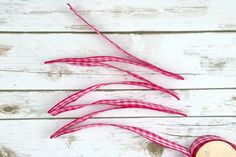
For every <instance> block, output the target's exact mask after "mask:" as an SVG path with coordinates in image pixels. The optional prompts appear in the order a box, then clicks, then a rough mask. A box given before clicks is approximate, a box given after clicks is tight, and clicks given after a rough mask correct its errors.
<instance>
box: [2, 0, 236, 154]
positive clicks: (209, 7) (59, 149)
mask: <svg viewBox="0 0 236 157" xmlns="http://www.w3.org/2000/svg"><path fill="white" fill-rule="evenodd" d="M70 2H71V3H72V4H74V5H75V7H76V8H77V9H78V11H80V12H81V14H82V15H83V16H84V17H85V18H86V19H88V20H89V21H91V22H92V23H93V24H94V25H96V26H97V27H98V28H99V29H101V30H102V31H107V32H113V33H114V34H109V37H111V38H112V39H113V40H114V41H116V42H117V43H119V44H120V45H122V46H123V47H124V48H125V49H127V50H129V51H130V52H132V54H134V55H136V56H138V57H140V58H143V59H145V60H147V61H149V62H152V63H153V64H155V65H157V66H160V67H162V68H165V69H167V70H170V71H173V72H177V73H180V74H181V75H183V76H184V77H185V78H186V80H185V81H177V80H174V79H171V78H167V77H163V76H160V75H159V74H157V73H154V72H152V71H149V70H146V69H143V68H139V69H138V68H137V67H133V66H126V65H125V66H124V65H119V66H121V67H122V66H123V67H125V68H127V69H129V70H131V71H132V72H136V73H138V74H140V75H142V76H144V77H145V78H148V79H150V80H152V81H153V82H155V83H157V84H159V85H162V86H165V87H168V88H171V89H177V90H176V91H177V92H178V93H179V95H180V97H181V101H177V100H175V99H173V98H170V97H169V96H167V95H165V94H163V93H160V92H156V91H151V90H140V89H138V90H137V88H132V87H130V86H110V87H107V88H104V89H102V90H100V91H96V92H93V93H91V94H90V95H88V96H85V97H84V98H82V99H81V100H80V102H86V103H87V102H91V101H95V99H96V100H97V99H99V98H101V97H102V98H139V99H141V98H142V99H144V100H146V101H150V102H155V103H161V104H164V105H167V106H170V107H175V108H179V109H182V110H184V111H185V112H186V113H187V114H188V115H189V116H190V117H189V118H180V117H170V116H172V115H167V114H161V113H157V112H154V111H148V110H135V109H132V110H120V111H110V112H107V113H103V114H100V115H97V117H99V118H97V117H96V118H93V119H92V120H91V121H93V122H98V121H99V122H111V123H112V122H113V123H119V124H127V125H137V126H140V127H144V128H145V129H149V130H151V131H153V132H155V133H158V134H160V135H162V136H164V137H166V138H168V139H170V140H173V141H176V142H179V143H180V144H183V145H185V146H187V147H188V146H189V145H190V144H191V142H192V141H193V140H194V139H195V138H196V137H197V136H200V135H204V134H216V135H220V136H222V137H224V138H226V139H229V140H231V141H232V142H235V141H236V136H235V132H236V119H235V115H236V110H235V107H236V106H235V104H236V70H235V69H236V55H235V50H236V33H235V32H230V31H235V30H236V19H235V14H236V9H235V4H236V1H234V0H217V1H214V0H204V1H203V0H200V1H194V0H188V1H181V0H171V1H169V0H166V1H161V0H145V1H143V0H135V1H132V0H131V1H127V0H119V1H115V0H103V1H99V0H80V1H77V0H70ZM88 31H90V30H89V29H88V27H87V26H85V25H84V23H82V22H81V21H79V20H78V19H77V18H76V17H75V16H74V15H73V14H72V13H71V12H70V10H69V9H68V7H67V6H66V4H65V1H56V0H40V1H36V0H14V1H8V0H1V1H0V32H1V33H0V100H1V101H0V157H16V156H17V157H28V156H34V157H42V156H44V157H47V156H48V157H51V156H55V154H56V156H57V157H65V156H66V157H78V156H81V157H82V156H83V157H93V156H97V157H104V156H112V157H118V156H119V157H126V156H135V157H147V156H148V157H169V156H175V157H182V154H179V153H177V152H174V151H170V150H168V149H164V151H163V150H162V148H160V147H159V146H157V145H153V144H152V143H150V142H148V141H146V140H144V139H143V138H141V137H139V136H137V135H134V134H132V133H130V132H127V131H123V130H120V129H114V128H111V127H106V128H105V127H104V128H93V129H88V130H86V131H85V130H84V131H81V132H78V133H73V134H69V135H65V136H63V137H61V138H59V139H57V140H51V139H49V136H50V134H51V133H53V131H55V130H56V129H58V128H59V127H61V126H62V125H63V124H65V123H67V122H68V121H70V120H69V119H64V118H65V117H66V118H73V117H77V116H80V115H82V114H85V113H88V112H89V111H91V110H92V108H88V109H83V110H81V111H79V112H70V113H67V114H63V115H61V116H58V117H59V118H61V119H58V120H56V119H53V117H51V116H49V115H48V114H47V110H48V109H49V108H50V107H51V106H52V105H54V104H55V103H56V102H58V101H59V100H60V99H62V98H64V97H65V96H67V95H69V94H70V93H72V92H73V91H72V90H79V89H81V88H85V87H87V86H89V85H92V84H95V83H102V82H108V81H109V82H110V81H115V80H116V81H118V80H119V81H120V80H128V79H129V80H132V78H130V77H129V76H127V75H124V74H123V73H120V72H118V71H116V70H113V69H104V68H95V69H91V68H82V67H74V66H68V65H63V64H57V65H44V64H43V62H44V61H45V60H49V59H55V58H60V57H85V56H91V55H95V54H96V55H116V56H123V55H121V54H120V53H119V52H117V50H116V49H114V48H113V47H111V46H110V45H108V44H107V43H106V42H105V41H104V40H102V39H101V38H100V37H98V36H97V35H95V34H88V33H73V32H88ZM137 31H138V32H137ZM163 31H164V32H165V31H170V32H173V31H174V32H176V33H164V32H163ZM188 31H191V33H190V32H189V33H184V32H188ZM202 31H206V32H208V31H214V33H199V32H202ZM218 31H221V33H219V32H218ZM24 32H26V33H27V34H23V33H24ZM35 32H37V33H35ZM40 32H41V33H40ZM68 32H71V33H68ZM118 32H124V34H119V33H118ZM130 32H136V33H135V34H131V33H130ZM145 32H146V34H145ZM147 32H148V33H147ZM157 32H163V33H159V34H158V33H157ZM181 32H182V33H181ZM197 32H198V33H197ZM218 88H220V89H218ZM117 89H119V90H117ZM130 89H132V90H130ZM134 89H135V90H134ZM57 90H61V91H57ZM89 96H91V97H89ZM91 98H93V99H92V100H91ZM98 107H99V106H98ZM167 116H168V117H167ZM49 118H50V119H49ZM95 132H96V134H95Z"/></svg>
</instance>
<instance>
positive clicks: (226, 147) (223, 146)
mask: <svg viewBox="0 0 236 157" xmlns="http://www.w3.org/2000/svg"><path fill="white" fill-rule="evenodd" d="M195 157H236V151H235V149H234V148H233V147H232V146H231V145H230V144H228V143H226V142H223V141H211V142H207V143H205V144H204V145H203V146H202V147H200V148H199V150H198V151H197V153H196V156H195Z"/></svg>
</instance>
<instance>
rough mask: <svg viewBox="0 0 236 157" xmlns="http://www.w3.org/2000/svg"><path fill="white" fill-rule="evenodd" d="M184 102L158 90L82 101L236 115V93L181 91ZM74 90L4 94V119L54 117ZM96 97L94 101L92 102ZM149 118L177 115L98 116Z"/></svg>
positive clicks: (0, 111) (130, 112)
mask: <svg viewBox="0 0 236 157" xmlns="http://www.w3.org/2000/svg"><path fill="white" fill-rule="evenodd" d="M176 92H178V93H179V95H180V98H181V101H177V100H175V99H174V98H171V97H169V96H166V95H165V94H160V93H159V92H156V91H129V90H127V91H97V92H93V93H91V94H89V95H87V96H84V97H83V98H81V99H80V101H78V102H79V103H91V102H94V101H96V100H100V99H101V98H104V99H122V98H133V99H142V100H145V101H149V102H154V103H160V104H163V105H166V106H169V107H175V108H179V109H182V110H183V111H185V112H186V113H187V114H188V115H189V116H234V115H236V90H179V91H176ZM71 93H73V92H72V91H67V92H65V91H40V92H39V91H31V92H27V91H25V92H21V91H18V92H1V93H0V100H1V102H0V118H2V119H4V118H49V117H50V118H52V117H51V116H50V115H48V114H47V111H48V109H49V108H50V107H52V106H53V105H54V104H56V103H57V102H58V101H59V100H61V99H63V98H65V97H66V96H67V95H69V94H71ZM91 98H92V99H91ZM98 108H101V106H97V107H93V108H86V109H81V110H80V111H73V112H68V113H65V114H61V116H59V117H76V116H81V115H83V114H85V113H89V112H91V111H94V110H96V109H98ZM146 116H147V117H148V116H152V117H154V116H157V117H159V116H175V115H170V114H161V113H160V112H155V111H149V110H141V109H126V110H119V111H109V112H106V113H103V114H99V115H98V117H146Z"/></svg>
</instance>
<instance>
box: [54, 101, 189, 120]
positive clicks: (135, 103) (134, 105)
mask: <svg viewBox="0 0 236 157" xmlns="http://www.w3.org/2000/svg"><path fill="white" fill-rule="evenodd" d="M101 104H105V105H109V106H123V107H128V108H143V109H151V110H156V111H161V112H166V113H170V114H179V115H182V116H187V115H186V114H185V113H183V112H182V111H180V110H178V109H174V108H169V107H165V106H163V105H159V104H155V103H150V102H145V101H142V100H137V99H110V100H108V99H107V100H98V101H95V102H93V103H91V104H78V105H73V106H67V107H63V108H61V109H58V110H55V111H53V112H50V114H51V115H53V116H55V115H58V114H60V113H62V112H67V111H72V110H76V109H81V108H83V107H87V106H94V105H101Z"/></svg>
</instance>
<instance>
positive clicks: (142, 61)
mask: <svg viewBox="0 0 236 157" xmlns="http://www.w3.org/2000/svg"><path fill="white" fill-rule="evenodd" d="M67 5H68V6H69V7H70V9H71V10H72V11H73V12H74V14H75V15H76V16H77V17H79V18H80V19H81V20H82V21H83V22H84V23H86V24H87V25H88V26H89V28H90V29H92V30H93V31H94V32H96V33H97V34H99V35H101V36H102V37H103V38H104V39H106V40H107V41H108V42H109V43H110V44H111V45H113V46H115V47H116V48H117V49H118V50H119V51H120V52H122V53H124V54H126V55H128V56H129V57H130V58H132V59H135V60H136V61H138V62H139V63H140V64H142V65H143V66H146V67H147V68H149V69H151V70H154V71H158V72H160V73H162V74H163V75H166V76H170V77H173V78H176V79H180V80H183V79H184V78H183V77H182V76H180V75H179V74H175V73H172V72H169V71H166V70H163V69H161V68H159V67H156V66H155V65H153V64H151V63H148V62H146V61H144V60H142V59H139V58H137V57H135V56H134V55H132V54H130V53H129V52H127V51H126V50H124V49H123V48H122V47H120V46H119V45H118V44H116V43H115V42H113V41H112V40H111V39H109V38H108V37H107V36H106V35H105V34H103V33H102V32H100V31H99V30H98V29H96V28H95V27H94V26H92V25H91V24H90V23H88V22H87V21H86V20H85V19H84V18H83V17H82V16H80V15H79V13H78V12H77V11H76V10H75V9H74V8H73V7H72V6H71V5H70V4H69V3H67Z"/></svg>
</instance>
